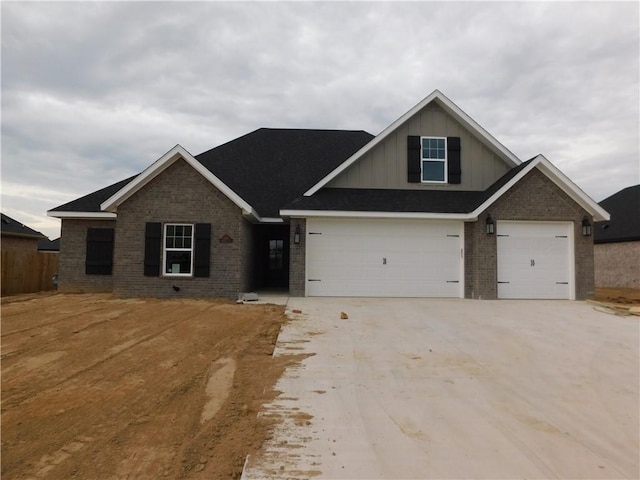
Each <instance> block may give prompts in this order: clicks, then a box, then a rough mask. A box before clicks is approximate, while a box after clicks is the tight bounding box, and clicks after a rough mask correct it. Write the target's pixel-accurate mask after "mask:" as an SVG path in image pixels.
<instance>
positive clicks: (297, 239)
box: [293, 225, 300, 245]
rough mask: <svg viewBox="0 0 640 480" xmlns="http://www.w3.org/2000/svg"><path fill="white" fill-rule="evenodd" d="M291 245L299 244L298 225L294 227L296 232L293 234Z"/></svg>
mask: <svg viewBox="0 0 640 480" xmlns="http://www.w3.org/2000/svg"><path fill="white" fill-rule="evenodd" d="M293 243H295V244H296V245H298V244H299V243H300V225H296V231H295V232H294V234H293Z"/></svg>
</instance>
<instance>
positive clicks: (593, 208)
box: [538, 155, 611, 222]
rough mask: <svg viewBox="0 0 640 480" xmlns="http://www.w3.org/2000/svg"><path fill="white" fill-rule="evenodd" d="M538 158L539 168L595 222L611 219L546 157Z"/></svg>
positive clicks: (539, 156)
mask: <svg viewBox="0 0 640 480" xmlns="http://www.w3.org/2000/svg"><path fill="white" fill-rule="evenodd" d="M538 158H540V163H539V164H538V168H539V169H540V170H541V171H542V172H543V173H545V174H546V175H547V177H549V179H550V180H551V181H552V182H553V183H555V184H556V185H557V186H558V187H560V188H561V189H562V190H563V191H564V192H565V193H566V194H567V195H569V196H570V197H571V198H572V199H573V200H574V201H575V202H576V203H578V204H579V205H580V206H581V207H582V208H584V209H585V210H586V211H587V212H589V213H590V214H591V215H592V216H593V221H594V222H602V221H605V220H610V219H611V216H610V215H609V212H607V211H606V210H605V209H604V208H602V207H601V206H600V205H598V204H597V203H596V201H595V200H593V199H592V198H591V197H590V196H589V195H587V194H586V193H584V191H583V190H582V189H581V188H580V187H578V186H577V185H576V184H575V183H573V182H572V181H571V179H569V177H567V176H566V175H565V174H564V173H562V172H561V171H560V170H559V169H558V168H557V167H556V166H555V165H553V164H552V163H551V162H550V161H549V160H547V159H546V158H545V157H544V155H538Z"/></svg>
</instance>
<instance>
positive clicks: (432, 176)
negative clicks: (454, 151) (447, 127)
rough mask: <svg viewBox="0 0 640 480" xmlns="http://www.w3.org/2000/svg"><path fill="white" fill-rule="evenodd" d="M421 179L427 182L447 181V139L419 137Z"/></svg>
mask: <svg viewBox="0 0 640 480" xmlns="http://www.w3.org/2000/svg"><path fill="white" fill-rule="evenodd" d="M420 164H421V165H420V166H421V177H420V178H421V180H422V182H428V183H447V139H446V138H440V137H422V138H421V160H420Z"/></svg>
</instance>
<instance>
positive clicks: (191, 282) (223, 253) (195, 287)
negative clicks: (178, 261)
mask: <svg viewBox="0 0 640 480" xmlns="http://www.w3.org/2000/svg"><path fill="white" fill-rule="evenodd" d="M146 222H161V223H163V224H164V223H193V224H195V223H210V224H211V252H210V254H211V268H210V277H209V278H192V277H163V276H162V275H161V276H159V277H145V276H144V246H145V224H146ZM246 223H247V222H246V220H245V219H244V218H243V216H242V211H241V209H240V208H239V207H238V206H236V205H235V204H234V203H233V202H232V201H231V200H229V198H227V197H226V196H225V195H224V194H223V193H222V192H220V191H219V190H218V189H217V188H215V187H214V186H213V185H212V184H211V183H210V182H209V181H208V180H206V179H205V178H204V177H203V176H202V175H200V174H199V173H198V172H196V171H195V170H194V169H193V168H192V167H191V166H190V165H189V164H188V163H186V162H185V161H184V160H182V159H181V160H178V161H176V162H175V163H174V164H172V165H171V166H169V167H168V168H167V169H166V170H165V171H164V172H162V173H160V174H159V175H158V176H157V177H156V178H155V179H153V180H152V181H151V182H149V183H148V184H147V185H145V186H144V187H143V188H142V189H140V190H139V191H138V192H136V193H135V194H134V195H133V196H132V197H131V198H129V199H128V200H126V201H125V202H123V203H122V204H121V205H120V206H119V207H118V219H117V227H116V234H115V251H114V275H113V286H114V293H115V294H116V295H117V296H120V297H211V296H221V297H228V298H233V299H235V298H237V295H238V293H239V292H240V291H243V290H245V288H246V286H247V283H248V281H249V278H248V275H249V274H248V273H247V272H248V271H247V270H245V268H244V267H243V258H244V256H245V255H246V252H248V251H249V249H250V247H249V246H247V243H246V242H250V235H248V230H249V226H247V225H246ZM224 235H228V236H229V237H231V238H232V239H233V242H232V243H220V241H219V239H220V238H221V237H222V236H224ZM173 286H176V287H179V289H180V290H179V291H177V292H176V291H175V290H174V288H173Z"/></svg>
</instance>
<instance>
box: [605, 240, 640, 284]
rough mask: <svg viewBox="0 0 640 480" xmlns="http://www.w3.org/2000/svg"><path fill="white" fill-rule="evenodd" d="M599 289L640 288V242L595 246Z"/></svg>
mask: <svg viewBox="0 0 640 480" xmlns="http://www.w3.org/2000/svg"><path fill="white" fill-rule="evenodd" d="M594 255H595V273H596V286H597V287H616V288H619V287H628V288H640V241H636V242H619V243H599V244H596V245H594Z"/></svg>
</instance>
